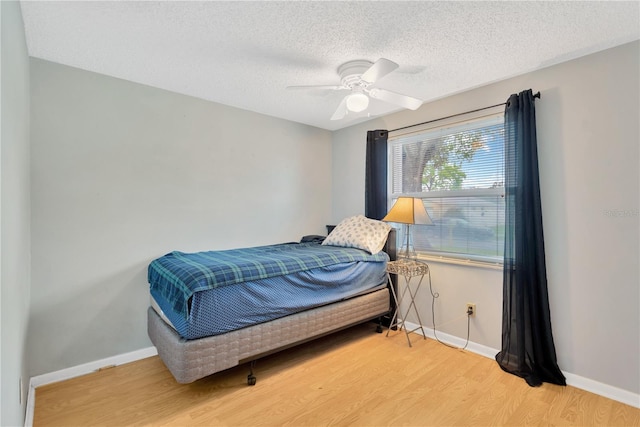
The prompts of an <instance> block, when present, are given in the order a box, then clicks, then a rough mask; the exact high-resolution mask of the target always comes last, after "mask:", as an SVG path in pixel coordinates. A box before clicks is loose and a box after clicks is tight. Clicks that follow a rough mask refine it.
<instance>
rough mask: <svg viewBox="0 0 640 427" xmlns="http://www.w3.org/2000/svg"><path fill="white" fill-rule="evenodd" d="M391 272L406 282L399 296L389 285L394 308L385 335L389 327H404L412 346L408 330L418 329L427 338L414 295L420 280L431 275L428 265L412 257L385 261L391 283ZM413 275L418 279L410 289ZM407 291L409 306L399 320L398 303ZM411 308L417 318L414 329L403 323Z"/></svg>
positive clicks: (420, 283)
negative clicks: (394, 304) (409, 328)
mask: <svg viewBox="0 0 640 427" xmlns="http://www.w3.org/2000/svg"><path fill="white" fill-rule="evenodd" d="M391 274H397V275H398V276H403V277H404V279H405V282H406V286H405V287H404V288H403V289H402V292H400V296H399V297H398V295H396V292H395V290H394V289H393V286H391V294H392V295H393V299H394V301H395V303H396V309H395V311H394V313H393V317H392V318H391V323H390V324H389V329H388V330H387V336H389V331H391V328H393V327H399V328H400V329H404V332H405V334H406V336H407V342H408V343H409V347H412V345H411V339H409V333H410V332H415V331H417V330H420V331H422V336H423V337H424V339H427V334H425V332H424V329H423V328H422V320H421V319H420V313H418V308H417V307H416V302H415V298H416V295H417V294H418V291H419V290H420V286H421V285H422V281H423V280H424V277H425V276H427V277H429V280H431V275H430V274H429V265H428V264H426V263H424V262H420V261H417V260H412V259H399V260H397V261H389V262H388V263H387V279H388V280H389V283H391V276H390V275H391ZM414 277H419V280H418V283H417V285H415V288H414V289H412V283H411V282H412V279H413V278H414ZM407 292H408V293H409V298H410V300H409V306H408V307H407V310H406V312H405V313H404V316H402V320H400V318H399V317H398V316H399V314H402V313H400V309H401V307H400V304H401V303H402V301H403V300H404V299H405V298H406V294H407ZM412 308H413V312H414V313H415V314H416V317H417V318H418V325H419V326H418V327H417V328H415V329H412V330H410V331H408V330H407V328H406V325H405V319H406V318H407V316H408V315H409V312H410V311H411V309H412Z"/></svg>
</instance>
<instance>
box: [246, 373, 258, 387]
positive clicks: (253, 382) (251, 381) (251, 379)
mask: <svg viewBox="0 0 640 427" xmlns="http://www.w3.org/2000/svg"><path fill="white" fill-rule="evenodd" d="M247 384H249V385H256V377H254V376H253V375H251V374H249V376H247Z"/></svg>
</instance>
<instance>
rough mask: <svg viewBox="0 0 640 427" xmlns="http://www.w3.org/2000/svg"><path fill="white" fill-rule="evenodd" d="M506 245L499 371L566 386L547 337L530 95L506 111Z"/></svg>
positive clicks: (534, 383)
mask: <svg viewBox="0 0 640 427" xmlns="http://www.w3.org/2000/svg"><path fill="white" fill-rule="evenodd" d="M505 145H506V146H505V204H506V210H505V215H506V216H505V243H504V277H503V312H502V348H501V351H500V353H498V354H497V355H496V360H497V362H498V364H499V365H500V367H501V368H502V369H503V370H505V371H507V372H509V373H512V374H514V375H517V376H520V377H522V378H524V379H525V380H526V382H527V383H528V384H529V385H531V386H539V385H540V384H542V382H549V383H553V384H560V385H566V381H565V378H564V375H563V374H562V372H561V371H560V368H559V367H558V364H557V359H556V350H555V345H554V343H553V335H552V332H551V316H550V311H549V297H548V293H547V272H546V265H545V254H544V239H543V232H542V209H541V203H540V183H539V174H538V151H537V142H536V115H535V106H534V95H533V93H532V91H531V89H529V90H526V91H523V92H521V93H520V94H517V95H516V94H514V95H511V96H510V97H509V99H508V101H507V103H506V107H505Z"/></svg>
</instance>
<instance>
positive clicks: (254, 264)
mask: <svg viewBox="0 0 640 427" xmlns="http://www.w3.org/2000/svg"><path fill="white" fill-rule="evenodd" d="M387 260H388V256H387V254H386V253H384V252H379V253H377V254H375V255H371V254H369V253H368V252H366V251H363V250H360V249H353V248H342V247H336V246H322V245H319V244H317V243H285V244H279V245H270V246H259V247H253V248H243V249H231V250H226V251H208V252H198V253H184V252H171V253H169V254H167V255H165V256H163V257H160V258H158V259H155V260H153V261H152V262H151V264H149V270H148V280H149V284H150V285H151V289H153V290H155V291H157V292H159V293H160V294H161V295H162V296H164V297H165V298H166V299H167V300H168V301H172V302H173V309H174V310H175V311H176V312H177V313H180V314H182V315H184V316H185V318H186V317H188V301H189V298H190V297H191V296H192V295H193V294H194V293H195V292H198V291H204V290H207V289H212V288H216V287H219V286H228V285H233V284H237V283H242V282H248V281H252V280H259V279H267V278H269V277H275V276H284V275H286V274H291V273H297V272H300V271H305V270H311V269H314V268H320V267H326V266H329V265H334V264H340V263H345V262H358V261H364V262H386V261H387Z"/></svg>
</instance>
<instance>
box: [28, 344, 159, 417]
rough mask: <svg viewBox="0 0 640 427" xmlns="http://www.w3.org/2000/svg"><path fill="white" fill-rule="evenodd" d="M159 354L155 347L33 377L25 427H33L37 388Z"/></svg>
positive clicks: (30, 382)
mask: <svg viewBox="0 0 640 427" xmlns="http://www.w3.org/2000/svg"><path fill="white" fill-rule="evenodd" d="M157 354H158V350H157V349H156V348H155V347H147V348H143V349H141V350H136V351H132V352H130V353H125V354H119V355H116V356H112V357H107V358H105V359H100V360H96V361H95V362H89V363H85V364H83V365H78V366H73V367H71V368H67V369H62V370H60V371H55V372H51V373H48V374H43V375H37V376H35V377H31V380H30V381H29V393H28V395H27V408H26V414H25V420H24V425H25V427H31V426H32V425H33V414H34V409H35V405H36V387H40V386H43V385H47V384H53V383H57V382H59V381H64V380H69V379H71V378H75V377H79V376H81V375H86V374H90V373H92V372H95V371H97V370H99V369H102V368H106V367H110V366H118V365H123V364H125V363H130V362H135V361H136V360H141V359H146V358H147V357H152V356H155V355H157Z"/></svg>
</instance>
